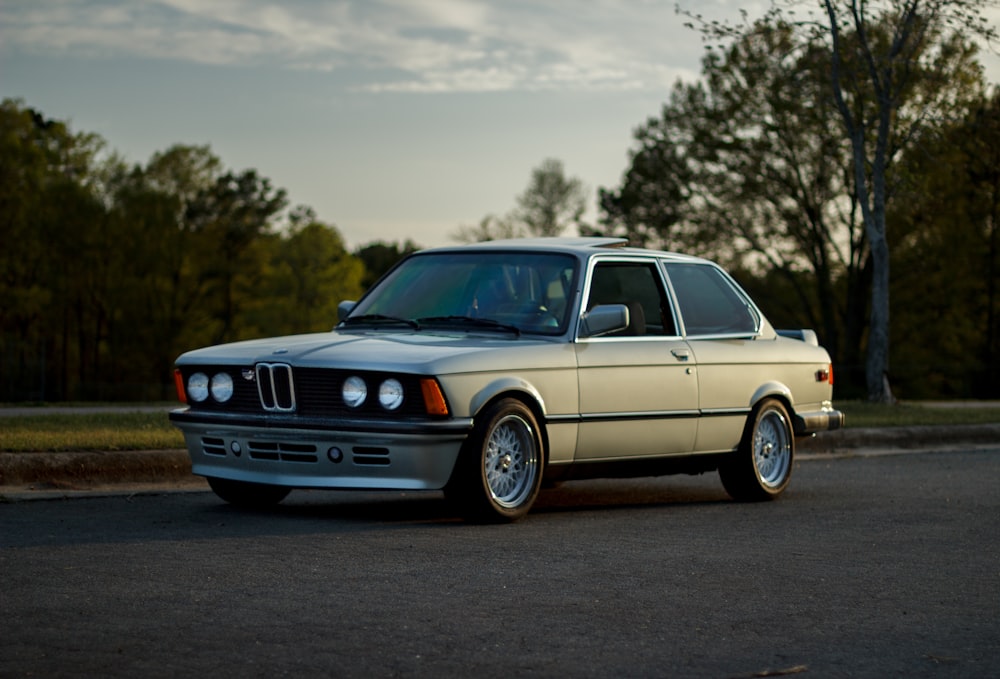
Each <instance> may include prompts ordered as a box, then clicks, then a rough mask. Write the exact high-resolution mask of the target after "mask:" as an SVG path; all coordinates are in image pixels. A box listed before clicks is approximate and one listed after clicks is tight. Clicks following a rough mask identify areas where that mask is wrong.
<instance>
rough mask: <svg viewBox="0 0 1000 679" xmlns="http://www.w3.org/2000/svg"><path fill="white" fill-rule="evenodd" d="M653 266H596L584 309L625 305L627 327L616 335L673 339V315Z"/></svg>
mask: <svg viewBox="0 0 1000 679" xmlns="http://www.w3.org/2000/svg"><path fill="white" fill-rule="evenodd" d="M660 280H661V279H660V276H659V274H658V272H657V270H656V265H655V264H653V263H641V264H632V263H628V262H606V263H599V264H598V265H597V266H596V267H595V268H594V274H593V277H592V278H591V282H590V297H589V298H588V302H587V308H588V309H590V308H593V307H595V306H597V305H598V304H624V305H626V306H627V307H628V308H629V327H628V328H626V329H625V330H623V331H621V332H618V333H615V335H619V336H621V335H626V336H628V335H633V336H634V335H676V334H677V330H676V327H675V324H674V320H673V315H672V314H671V313H670V305H669V304H668V303H667V298H666V295H664V293H663V286H662V284H661V282H660Z"/></svg>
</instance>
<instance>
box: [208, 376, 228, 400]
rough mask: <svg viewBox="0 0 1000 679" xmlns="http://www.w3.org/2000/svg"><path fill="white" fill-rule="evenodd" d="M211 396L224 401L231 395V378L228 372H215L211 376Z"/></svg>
mask: <svg viewBox="0 0 1000 679" xmlns="http://www.w3.org/2000/svg"><path fill="white" fill-rule="evenodd" d="M210 389H211V390H212V398H214V399H215V400H216V401H218V402H219V403H225V402H226V401H228V400H229V399H231V398H232V397H233V378H232V377H230V375H229V373H217V374H216V375H214V376H213V377H212V384H211V386H210Z"/></svg>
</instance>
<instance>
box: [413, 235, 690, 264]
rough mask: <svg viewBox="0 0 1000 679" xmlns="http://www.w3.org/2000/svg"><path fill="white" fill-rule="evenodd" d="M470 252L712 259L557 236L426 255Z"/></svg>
mask: <svg viewBox="0 0 1000 679" xmlns="http://www.w3.org/2000/svg"><path fill="white" fill-rule="evenodd" d="M470 250H524V251H537V252H562V253H566V254H573V255H576V256H577V257H581V258H588V257H590V256H592V255H596V254H623V255H636V256H641V255H646V256H649V255H655V256H657V257H664V258H667V259H672V260H677V261H689V262H707V261H708V260H705V259H702V258H700V257H694V256H691V255H684V254H680V253H677V252H667V251H665V250H651V249H646V248H636V247H630V246H629V244H628V239H626V238H614V237H607V236H576V237H572V236H555V237H547V238H509V239H503V240H490V241H482V242H479V243H470V244H465V245H451V246H444V247H437V248H431V249H428V250H423V251H422V252H468V251H470Z"/></svg>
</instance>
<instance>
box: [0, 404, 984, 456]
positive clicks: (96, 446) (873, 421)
mask: <svg viewBox="0 0 1000 679" xmlns="http://www.w3.org/2000/svg"><path fill="white" fill-rule="evenodd" d="M946 405H947V407H946V406H941V405H936V404H920V403H904V404H897V405H877V404H872V403H866V402H864V401H840V402H837V403H836V407H837V408H838V409H840V410H842V411H843V412H844V413H845V415H846V417H847V428H849V429H855V428H867V427H911V426H918V425H959V424H965V425H968V424H997V423H1000V406H993V405H992V404H990V405H982V404H976V405H975V406H973V407H960V406H959V407H954V404H946ZM183 447H184V438H183V436H181V433H180V431H179V430H177V429H176V428H175V427H173V425H171V424H170V421H169V420H168V419H167V414H166V413H165V412H111V411H109V412H106V413H105V412H102V413H86V414H52V415H30V416H25V417H0V451H2V452H14V453H20V452H35V451H101V450H170V449H175V448H183Z"/></svg>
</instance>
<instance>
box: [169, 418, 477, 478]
mask: <svg viewBox="0 0 1000 679" xmlns="http://www.w3.org/2000/svg"><path fill="white" fill-rule="evenodd" d="M170 420H171V422H173V424H174V425H175V426H177V427H178V428H179V429H180V430H181V431H182V432H183V434H184V440H185V443H186V445H187V449H188V454H189V455H190V456H191V470H192V471H193V472H194V473H195V474H198V475H200V476H208V477H215V478H221V479H230V480H233V481H248V482H252V483H265V484H270V485H276V486H285V487H289V488H330V489H362V488H364V489H381V490H438V489H441V488H443V487H444V485H445V484H446V483H447V482H448V479H449V478H450V477H451V473H452V470H453V469H454V467H455V461H456V460H457V459H458V454H459V451H460V450H461V447H462V444H463V443H464V441H465V439H466V438H467V437H468V435H469V431H470V430H471V428H472V420H471V419H468V420H447V421H443V422H419V423H411V422H385V423H375V422H370V421H326V422H324V421H322V420H315V419H311V420H296V419H295V418H292V417H264V416H250V417H248V416H233V415H225V414H217V413H197V412H192V411H191V410H187V409H183V410H175V411H173V412H171V413H170Z"/></svg>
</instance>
